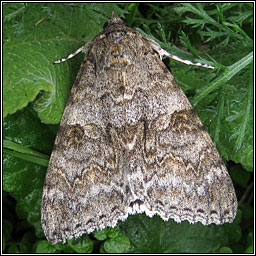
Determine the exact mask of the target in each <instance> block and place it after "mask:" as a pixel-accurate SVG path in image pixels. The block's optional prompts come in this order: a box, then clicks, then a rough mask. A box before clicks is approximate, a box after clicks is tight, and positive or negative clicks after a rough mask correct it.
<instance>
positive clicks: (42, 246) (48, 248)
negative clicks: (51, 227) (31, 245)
mask: <svg viewBox="0 0 256 256" xmlns="http://www.w3.org/2000/svg"><path fill="white" fill-rule="evenodd" d="M35 252H36V253H55V252H56V248H55V247H54V246H53V245H51V244H50V243H49V242H48V241H46V240H40V241H38V242H37V244H36V249H35Z"/></svg>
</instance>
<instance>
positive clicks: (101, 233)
mask: <svg viewBox="0 0 256 256" xmlns="http://www.w3.org/2000/svg"><path fill="white" fill-rule="evenodd" d="M93 236H94V237H95V238H96V239H98V240H100V241H103V240H106V239H107V237H108V228H104V229H101V230H96V231H94V232H93Z"/></svg>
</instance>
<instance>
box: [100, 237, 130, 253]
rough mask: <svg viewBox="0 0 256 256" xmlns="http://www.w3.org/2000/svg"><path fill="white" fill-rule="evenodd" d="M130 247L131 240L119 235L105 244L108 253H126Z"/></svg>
mask: <svg viewBox="0 0 256 256" xmlns="http://www.w3.org/2000/svg"><path fill="white" fill-rule="evenodd" d="M129 247H130V240H129V238H128V237H127V236H126V235H124V234H121V233H119V234H118V236H115V237H113V238H110V239H108V240H107V241H106V242H105V243H104V249H105V251H106V252H108V253H124V252H126V251H127V250H128V249H129Z"/></svg>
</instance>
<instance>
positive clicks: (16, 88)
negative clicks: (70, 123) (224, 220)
mask: <svg viewBox="0 0 256 256" xmlns="http://www.w3.org/2000/svg"><path fill="white" fill-rule="evenodd" d="M112 11H115V12H116V14H118V15H120V16H121V17H122V18H123V19H124V21H125V23H126V25H128V26H130V27H132V28H134V29H137V30H138V31H140V32H141V33H143V34H145V35H146V36H148V37H151V38H153V39H154V40H155V41H157V42H158V43H159V44H160V45H161V46H162V47H163V48H164V49H165V50H167V51H168V52H171V53H172V54H174V55H177V56H179V57H181V58H184V59H189V60H192V61H196V60H200V61H201V62H202V63H208V64H213V65H214V66H215V67H216V68H215V69H214V70H210V69H205V68H200V67H195V66H187V65H184V64H182V63H177V62H176V61H173V60H170V59H168V58H166V59H164V61H165V63H166V65H167V66H168V67H169V68H170V69H171V71H172V73H173V75H174V76H175V79H176V80H177V82H178V84H179V85H180V86H181V87H182V89H183V90H184V92H185V93H186V95H187V96H188V97H189V99H190V101H191V102H192V104H193V106H194V107H195V110H196V112H197V113H198V115H199V117H200V118H201V120H202V121H203V123H204V125H205V127H206V129H207V130H208V131H209V133H210V135H211V137H212V138H213V140H214V142H215V143H216V145H217V148H218V149H219V151H220V153H221V155H222V157H223V159H224V160H225V161H226V164H227V167H228V169H229V172H230V174H231V177H232V180H233V182H234V185H235V189H236V193H237V197H238V200H239V209H238V214H237V217H236V219H235V221H234V223H232V224H224V225H222V226H216V225H210V226H203V225H202V224H200V223H197V224H194V225H190V224H189V223H188V222H187V221H184V222H182V223H176V222H174V221H173V220H169V221H168V222H164V221H162V220H161V219H160V218H159V217H158V216H155V217H153V218H149V217H146V216H145V215H144V214H137V215H134V216H129V218H128V219H127V220H126V221H125V222H119V225H118V226H117V227H116V228H106V229H104V230H102V231H97V232H94V233H93V234H90V235H86V234H85V235H84V236H82V238H80V239H78V240H76V241H73V240H71V241H68V242H67V243H66V244H57V245H54V246H52V245H50V244H49V243H48V241H47V240H46V239H45V237H44V234H43V231H42V228H41V222H40V207H41V196H42V188H43V183H44V177H45V173H46V169H47V165H48V159H49V156H50V154H51V149H52V146H53V142H54V138H55V135H56V131H57V128H58V123H59V122H60V119H61V116H62V113H63V110H64V107H65V103H66V101H67V98H68V96H69V92H70V89H71V87H72V84H73V82H74V79H75V76H76V74H77V72H78V69H79V66H80V64H81V61H82V59H83V56H82V54H80V55H78V56H76V57H75V58H73V59H71V60H69V61H68V62H65V63H63V64H59V65H53V61H55V60H58V59H60V58H63V57H64V56H66V55H68V54H69V53H72V52H74V51H75V50H76V49H77V48H79V47H80V46H82V45H84V44H85V43H86V42H88V41H89V40H91V39H92V38H93V37H94V36H95V35H96V34H98V33H99V32H100V31H101V30H102V27H103V24H104V23H105V22H106V21H107V20H108V18H109V17H111V13H112ZM3 18H4V23H3V37H4V46H3V68H4V69H3V114H4V120H3V135H4V144H3V146H4V156H3V197H2V199H3V200H2V202H3V225H2V229H3V248H2V250H3V252H8V253H32V252H34V253H35V252H36V253H47V252H48V253H61V252H80V253H81V252H102V253H103V252H112V253H114V252H127V253H129V252H130V253H132V252H133V253H135V252H137V253H210V252H215V253H217V252H222V253H224V252H225V253H232V252H233V253H244V252H248V253H249V252H252V251H253V196H254V194H253V178H252V171H253V62H252V61H253V41H252V38H253V22H254V21H253V4H250V3H204V4H203V3H200V4H189V3H186V4H184V3H183V4H182V3H176V4H174V3H164V4H163V3H162V4H161V3H148V4H147V3H123V4H114V3H93V4H89V3H86V4H84V3H74V4H71V3H70V4H69V3H66V4H65V3H28V4H23V3H5V4H4V5H3Z"/></svg>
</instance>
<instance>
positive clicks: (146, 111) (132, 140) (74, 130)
mask: <svg viewBox="0 0 256 256" xmlns="http://www.w3.org/2000/svg"><path fill="white" fill-rule="evenodd" d="M81 50H86V52H87V53H86V56H85V58H84V60H83V63H82V65H81V68H80V70H79V72H78V75H77V77H76V80H75V83H74V85H73V88H72V90H71V94H70V97H69V100H68V102H67V105H66V108H65V111H64V114H63V117H62V120H61V123H60V127H59V131H58V133H57V136H56V140H55V145H54V149H53V151H52V154H51V158H50V162H49V167H48V170H47V174H46V178H45V184H44V189H43V196H42V209H41V216H42V217H41V221H42V227H43V230H44V233H45V235H46V237H47V239H48V240H49V241H50V242H51V243H53V244H55V243H57V242H65V241H66V239H72V238H78V237H80V236H81V235H82V234H83V233H90V232H93V231H94V230H98V229H103V228H105V227H107V226H109V227H114V226H115V225H116V224H117V222H118V220H125V219H126V218H127V217H128V214H136V213H142V212H145V213H146V215H147V216H149V217H152V216H153V215H155V214H157V215H159V216H160V217H161V218H162V219H163V220H165V221H167V220H169V219H170V218H171V219H174V220H175V221H176V222H181V221H184V220H188V221H189V222H190V223H196V222H201V223H203V224H204V225H208V224H211V223H215V224H223V223H225V222H232V221H233V220H234V218H235V216H236V210H237V199H236V194H235V190H234V187H233V184H232V181H231V178H230V176H229V174H228V171H227V169H226V167H225V165H224V163H223V161H222V159H221V157H220V155H219V153H218V151H217V149H216V147H215V145H214V143H213V142H212V140H211V138H210V136H209V134H208V133H207V132H206V131H205V129H204V127H203V124H202V122H201V121H200V119H199V118H198V116H197V115H196V113H195V111H194V110H193V108H192V105H191V104H190V102H189V100H188V99H187V97H186V96H185V94H184V93H183V91H182V90H181V88H180V87H179V86H178V84H177V83H176V82H175V80H174V78H173V76H172V74H171V73H170V72H169V70H168V69H167V68H166V66H165V65H164V63H163V62H162V61H161V57H162V55H163V54H167V53H166V52H165V51H164V50H163V49H161V47H160V46H159V45H158V44H157V43H155V42H154V41H152V40H151V39H149V38H147V37H144V36H142V35H141V34H140V33H138V32H136V31H134V30H132V29H130V28H128V27H126V26H125V25H124V24H123V22H122V20H121V19H120V18H119V17H116V16H113V17H112V18H111V19H110V20H109V21H108V23H107V26H106V27H105V28H104V29H103V31H102V32H101V33H99V34H98V35H97V36H96V37H95V38H94V39H93V40H92V41H91V42H90V43H88V44H86V45H85V46H83V47H82V48H81V49H79V50H78V51H77V52H76V53H78V52H79V51H81ZM63 60H64V59H63ZM63 60H60V61H59V62H62V61H63ZM59 62H57V63H59Z"/></svg>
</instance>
